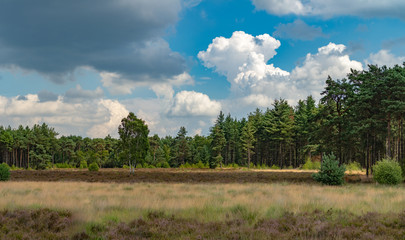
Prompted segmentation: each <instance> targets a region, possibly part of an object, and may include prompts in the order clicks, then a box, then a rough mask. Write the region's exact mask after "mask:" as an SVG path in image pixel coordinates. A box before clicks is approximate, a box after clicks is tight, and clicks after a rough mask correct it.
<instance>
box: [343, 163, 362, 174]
mask: <svg viewBox="0 0 405 240" xmlns="http://www.w3.org/2000/svg"><path fill="white" fill-rule="evenodd" d="M346 170H348V171H349V172H351V171H361V166H360V163H358V162H350V163H349V164H347V165H346Z"/></svg>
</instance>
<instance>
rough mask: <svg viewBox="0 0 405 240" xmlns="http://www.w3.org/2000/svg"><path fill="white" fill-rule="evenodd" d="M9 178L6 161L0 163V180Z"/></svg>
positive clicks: (8, 168)
mask: <svg viewBox="0 0 405 240" xmlns="http://www.w3.org/2000/svg"><path fill="white" fill-rule="evenodd" d="M9 179H10V167H9V166H8V165H7V164H6V163H2V164H0V181H8V180H9Z"/></svg>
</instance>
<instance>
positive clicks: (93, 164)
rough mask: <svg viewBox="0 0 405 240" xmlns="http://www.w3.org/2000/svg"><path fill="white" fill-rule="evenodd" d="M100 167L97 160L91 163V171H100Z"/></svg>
mask: <svg viewBox="0 0 405 240" xmlns="http://www.w3.org/2000/svg"><path fill="white" fill-rule="evenodd" d="M98 169H99V167H98V164H97V163H95V162H93V163H91V164H90V165H89V171H91V172H98Z"/></svg>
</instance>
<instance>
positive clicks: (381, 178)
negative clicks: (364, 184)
mask: <svg viewBox="0 0 405 240" xmlns="http://www.w3.org/2000/svg"><path fill="white" fill-rule="evenodd" d="M373 178H374V180H375V181H376V182H378V183H381V184H391V185H395V184H399V183H400V182H401V181H402V170H401V166H399V164H398V162H396V161H393V160H390V159H383V160H382V161H378V162H377V163H376V164H375V165H374V166H373Z"/></svg>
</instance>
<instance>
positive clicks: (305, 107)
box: [0, 65, 405, 174]
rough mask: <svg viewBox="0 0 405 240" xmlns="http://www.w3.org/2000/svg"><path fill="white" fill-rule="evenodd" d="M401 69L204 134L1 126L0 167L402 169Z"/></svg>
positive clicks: (223, 122)
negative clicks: (79, 132)
mask: <svg viewBox="0 0 405 240" xmlns="http://www.w3.org/2000/svg"><path fill="white" fill-rule="evenodd" d="M404 116H405V65H402V66H399V65H396V66H395V67H392V68H388V67H386V66H382V67H378V66H376V65H369V67H368V70H363V71H355V70H352V71H351V72H350V73H349V74H348V75H347V78H344V79H336V80H334V79H332V78H330V77H328V79H327V80H326V87H325V89H324V91H323V92H322V93H321V99H320V101H319V102H318V103H317V102H316V101H315V100H314V98H313V97H312V96H308V97H307V98H306V99H304V100H300V101H298V103H297V104H296V105H295V106H291V105H290V104H289V103H288V102H287V101H286V100H284V99H277V100H275V101H274V102H273V104H272V106H271V107H269V108H267V109H266V110H264V111H263V110H260V109H256V110H255V111H253V112H251V113H250V114H248V116H247V117H246V118H241V119H237V118H235V117H232V116H231V114H228V115H226V116H225V114H224V113H222V112H221V113H220V114H219V115H218V117H217V120H216V122H215V124H214V126H212V127H211V128H210V134H209V135H208V136H200V135H195V136H194V137H190V136H188V135H187V130H186V129H185V127H180V129H179V131H178V133H177V135H176V136H166V137H159V136H158V135H153V136H149V129H148V127H147V125H146V124H145V122H144V121H143V120H142V119H139V118H137V117H136V116H135V115H134V114H133V113H130V114H129V115H128V116H127V117H126V118H124V119H122V122H121V124H120V126H119V127H118V133H119V135H120V138H119V139H115V138H112V137H110V136H107V137H105V138H95V139H90V138H87V137H86V138H82V137H80V136H62V137H60V138H57V136H58V133H56V132H55V130H54V129H53V128H51V127H49V126H48V125H46V124H45V123H44V124H42V125H34V126H33V127H32V128H29V127H23V126H20V127H18V128H17V129H12V128H10V127H7V128H5V127H1V126H0V162H6V163H7V164H9V165H10V166H11V165H14V166H16V167H21V168H35V169H44V168H47V167H51V166H52V165H55V164H59V165H61V164H65V165H68V166H74V167H78V166H79V165H80V162H82V161H86V162H87V163H89V164H90V163H93V162H96V163H97V164H98V165H100V166H101V167H123V166H131V167H132V166H133V167H179V166H184V165H192V164H196V165H199V166H209V167H211V168H215V167H218V166H220V167H222V166H224V165H226V166H228V165H233V166H234V165H238V166H248V167H249V166H253V165H255V166H277V167H280V168H287V167H292V168H297V167H299V166H301V165H302V164H304V163H305V161H307V160H308V159H313V160H314V159H319V158H320V156H322V153H326V154H329V153H334V154H335V155H336V156H337V158H338V160H339V163H340V164H347V163H350V162H358V163H359V164H360V165H361V166H363V167H365V168H366V169H367V174H368V172H369V169H371V166H373V165H374V164H375V163H376V162H377V161H379V160H381V159H382V158H385V157H387V158H393V159H395V160H397V161H399V162H400V164H402V165H404V161H405V141H404V128H403V121H404Z"/></svg>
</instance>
